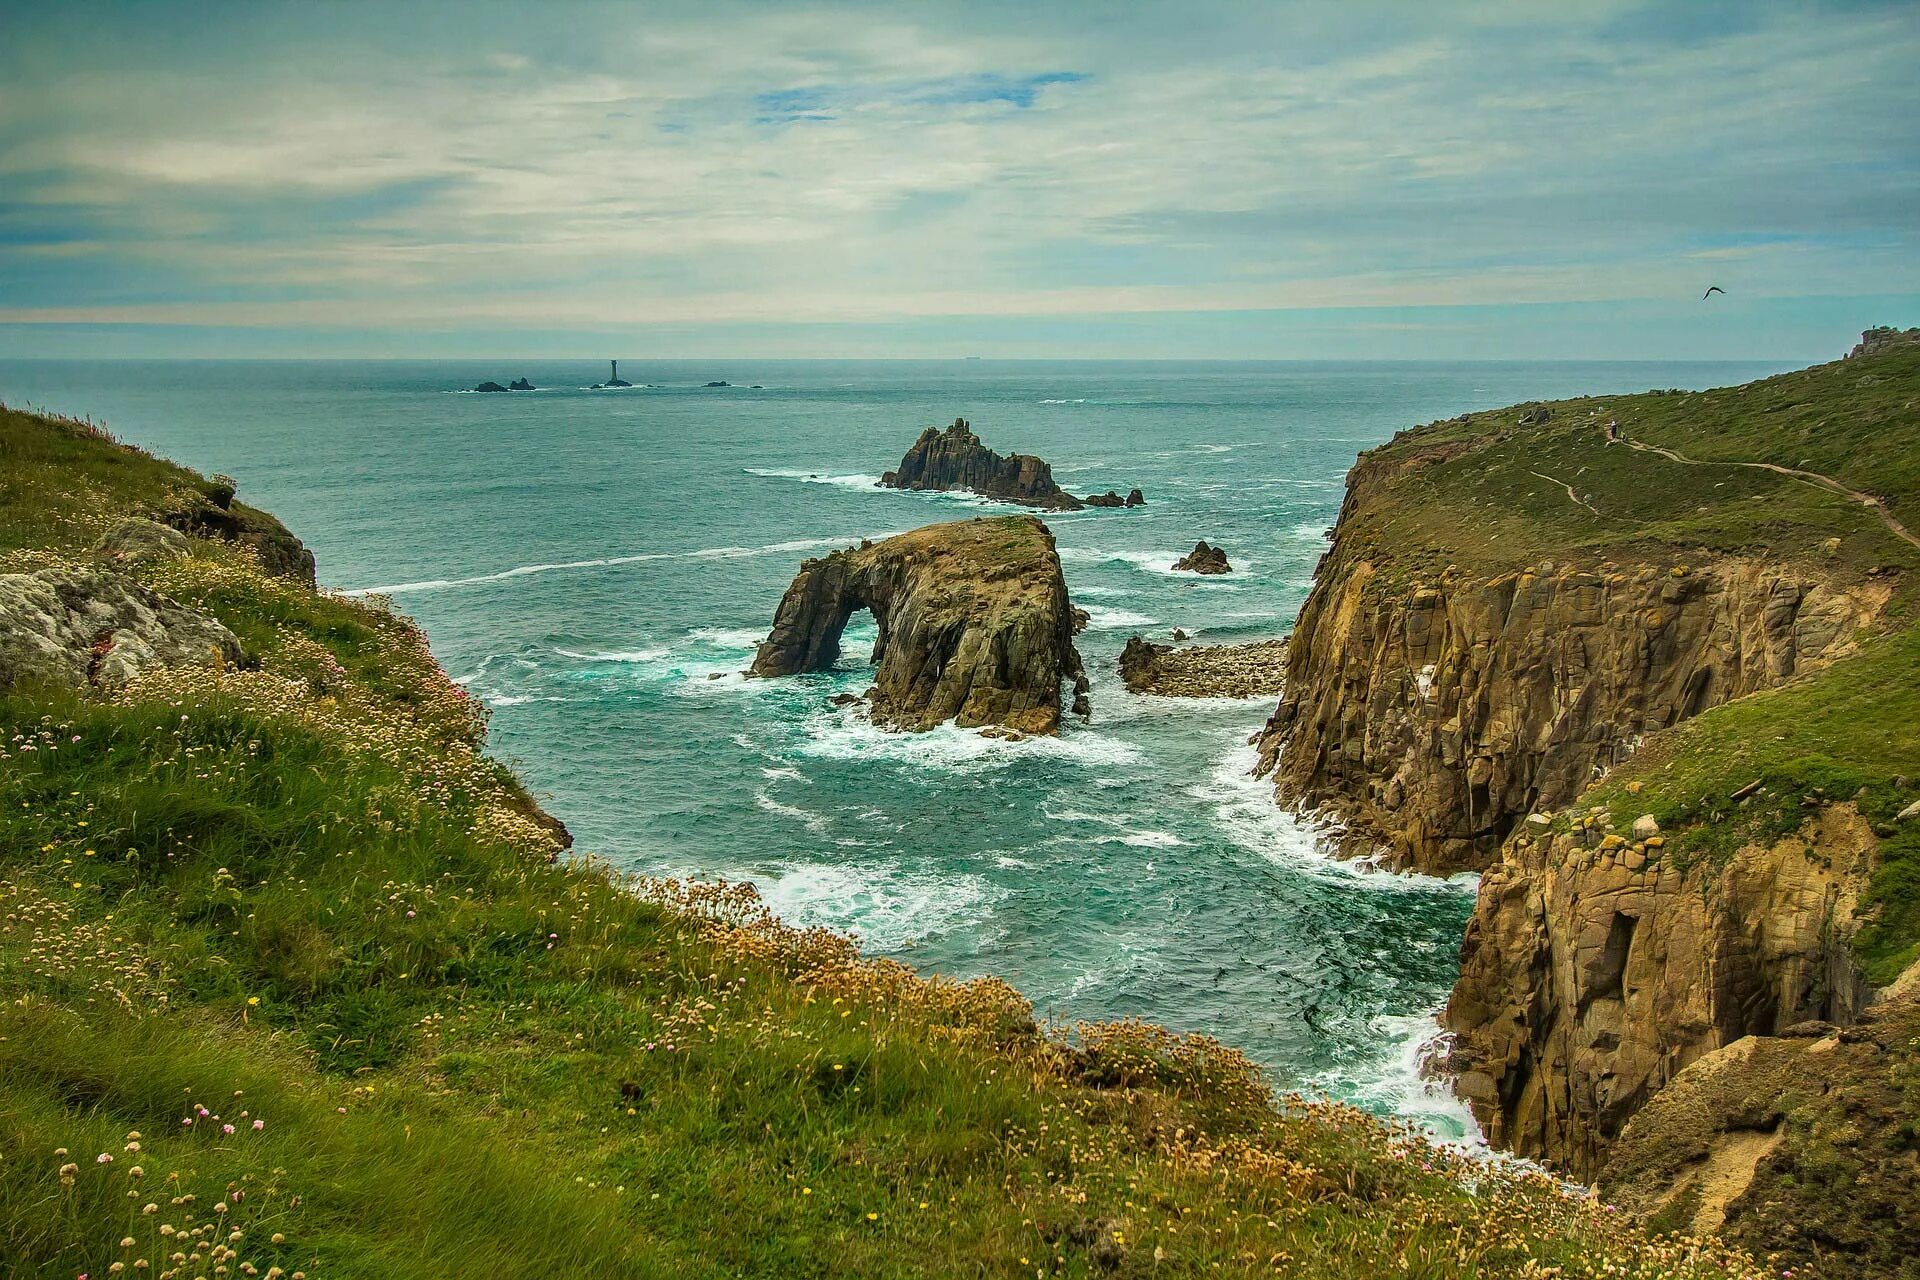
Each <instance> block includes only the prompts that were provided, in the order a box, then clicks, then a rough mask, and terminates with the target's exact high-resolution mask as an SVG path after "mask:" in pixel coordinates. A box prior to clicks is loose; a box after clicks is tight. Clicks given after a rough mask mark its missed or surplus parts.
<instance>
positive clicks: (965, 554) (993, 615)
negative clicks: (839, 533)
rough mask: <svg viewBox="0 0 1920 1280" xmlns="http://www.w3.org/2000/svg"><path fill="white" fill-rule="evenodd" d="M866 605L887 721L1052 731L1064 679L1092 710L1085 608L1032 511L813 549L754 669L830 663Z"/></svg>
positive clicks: (876, 690)
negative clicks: (1073, 600) (827, 550)
mask: <svg viewBox="0 0 1920 1280" xmlns="http://www.w3.org/2000/svg"><path fill="white" fill-rule="evenodd" d="M857 609H869V610H871V611H872V613H873V617H874V621H875V623H876V624H877V625H878V627H879V632H880V635H879V639H878V640H877V641H876V642H875V644H874V649H873V662H874V667H875V673H874V687H873V689H872V690H871V691H870V695H869V696H870V698H871V701H872V712H873V717H874V719H875V720H876V721H878V722H880V723H882V724H886V725H889V726H891V727H895V728H901V729H911V730H921V729H930V728H932V727H933V726H935V725H937V724H941V723H943V722H945V721H947V720H953V721H955V722H956V723H957V724H959V725H961V726H963V727H971V726H977V725H999V726H1002V727H1003V728H1007V729H1012V730H1015V731H1018V732H1021V733H1053V732H1056V731H1057V730H1058V729H1059V727H1060V716H1061V695H1060V686H1061V683H1062V682H1063V681H1071V682H1072V684H1073V690H1074V704H1075V705H1074V710H1075V711H1076V712H1078V713H1080V714H1083V715H1084V714H1086V711H1087V702H1086V699H1087V690H1088V683H1087V678H1086V675H1085V672H1084V670H1083V669H1082V666H1081V663H1080V655H1079V653H1078V652H1077V651H1076V650H1075V648H1074V645H1073V635H1074V631H1075V628H1076V621H1077V620H1076V618H1075V615H1074V610H1073V607H1072V605H1071V604H1070V603H1069V601H1068V599H1067V584H1066V579H1065V578H1064V576H1062V574H1061V570H1060V557H1059V555H1058V553H1057V552H1056V551H1055V550H1054V544H1053V535H1052V534H1051V533H1050V532H1048V530H1047V527H1046V525H1044V524H1042V523H1041V522H1040V521H1039V520H1038V519H1036V518H1035V517H1033V516H1013V517H1006V518H1001V519H992V520H988V519H976V520H966V521H958V522H955V523H952V524H938V525H929V526H928V527H926V528H924V529H916V530H914V531H913V532H911V533H904V534H901V535H899V536H897V537H893V538H888V539H886V540H884V541H882V542H877V543H865V544H862V545H861V546H860V547H858V548H853V549H849V550H846V551H836V552H834V553H833V554H832V555H829V556H824V557H821V558H819V559H813V560H808V561H806V562H805V563H804V564H803V565H801V567H800V573H799V575H798V576H797V577H795V578H794V580H793V585H792V586H790V587H789V588H788V589H787V592H786V595H785V596H784V597H782V599H781V601H780V606H779V609H778V611H777V612H776V613H775V615H774V623H773V631H772V633H771V634H770V635H769V636H768V637H767V639H766V640H764V641H762V642H761V644H760V649H759V652H758V654H757V655H756V656H755V658H754V660H753V667H752V671H751V674H753V675H755V676H785V675H793V674H795V673H798V672H803V671H823V670H826V669H828V668H829V667H831V666H832V665H833V664H834V662H835V661H836V660H837V659H838V658H839V656H840V635H841V632H842V631H843V630H844V629H845V627H846V624H847V620H848V618H850V617H851V616H852V615H853V613H854V611H855V610H857Z"/></svg>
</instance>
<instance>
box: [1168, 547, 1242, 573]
mask: <svg viewBox="0 0 1920 1280" xmlns="http://www.w3.org/2000/svg"><path fill="white" fill-rule="evenodd" d="M1173 567H1174V568H1175V569H1178V570H1180V571H1182V572H1185V573H1232V572H1233V566H1232V565H1230V564H1228V563H1227V553H1226V552H1225V551H1223V550H1222V549H1221V548H1219V547H1210V546H1208V545H1207V544H1206V541H1205V540H1204V539H1203V540H1201V541H1199V542H1196V543H1194V544H1193V550H1192V551H1190V552H1188V553H1187V554H1186V555H1184V556H1181V557H1180V558H1179V559H1178V560H1175V561H1174V562H1173Z"/></svg>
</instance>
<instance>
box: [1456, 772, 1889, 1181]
mask: <svg viewBox="0 0 1920 1280" xmlns="http://www.w3.org/2000/svg"><path fill="white" fill-rule="evenodd" d="M1527 826H1528V827H1529V829H1530V831H1533V832H1538V833H1539V834H1537V835H1536V834H1527V833H1523V834H1520V835H1518V836H1516V837H1515V838H1514V839H1513V840H1512V841H1511V842H1510V843H1509V844H1508V845H1507V847H1506V849H1505V852H1504V856H1503V858H1502V861H1501V862H1500V864H1499V865H1498V866H1496V867H1494V868H1492V869H1491V870H1489V871H1488V872H1487V873H1486V874H1485V875H1484V876H1483V877H1482V878H1481V882H1480V893H1479V900H1478V903H1477V904H1476V906H1475V910H1474V915H1473V919H1472V921H1471V922H1470V923H1469V924H1468V926H1467V934H1466V941H1465V943H1464V944H1463V946H1462V948H1461V975H1460V981H1459V983H1458V984H1457V985H1456V986H1455V988H1454V991H1453V996H1452V999H1451V1000H1450V1001H1449V1003H1448V1006H1447V1011H1446V1014H1445V1016H1444V1019H1443V1020H1444V1022H1445V1023H1446V1025H1447V1027H1448V1029H1449V1030H1451V1031H1452V1032H1453V1033H1454V1036H1455V1039H1454V1047H1453V1054H1452V1064H1451V1065H1452V1067H1453V1069H1454V1071H1455V1072H1456V1073H1457V1074H1456V1080H1455V1087H1456V1089H1457V1090H1458V1092H1459V1093H1460V1095H1461V1096H1462V1097H1463V1098H1465V1099H1466V1100H1467V1102H1468V1103H1469V1104H1470V1105H1471V1106H1472V1108H1473V1111H1474V1114H1475V1115H1476V1117H1478V1118H1479V1120H1480V1122H1481V1125H1482V1127H1483V1128H1484V1129H1485V1130H1486V1133H1487V1137H1488V1139H1489V1140H1490V1141H1491V1142H1492V1143H1493V1144H1494V1145H1495V1146H1499V1147H1504V1148H1508V1149H1510V1150H1513V1151H1516V1152H1519V1153H1520V1154H1522V1155H1528V1156H1534V1157H1540V1158H1545V1159H1548V1160H1551V1161H1553V1162H1555V1163H1556V1164H1558V1165H1559V1166H1561V1167H1563V1168H1565V1169H1568V1170H1570V1171H1571V1172H1573V1173H1574V1174H1575V1175H1576V1176H1579V1177H1581V1178H1585V1179H1591V1178H1593V1177H1594V1176H1595V1175H1597V1174H1598V1173H1599V1171H1600V1169H1601V1167H1602V1166H1603V1164H1604V1162H1605V1159H1606V1155H1607V1152H1608V1149H1609V1147H1610V1145H1611V1144H1612V1142H1613V1141H1614V1139H1615V1138H1616V1137H1618V1136H1619V1134H1620V1132H1621V1130H1622V1129H1623V1128H1624V1127H1625V1126H1626V1124H1627V1121H1628V1120H1629V1119H1630V1118H1631V1117H1632V1116H1633V1115H1634V1114H1635V1113H1636V1112H1638V1111H1639V1110H1640V1109H1641V1108H1642V1107H1643V1106H1644V1105H1645V1104H1646V1103H1647V1101H1648V1100H1649V1099H1650V1098H1651V1097H1652V1096H1653V1095H1654V1093H1655V1092H1656V1091H1658V1090H1659V1089H1661V1088H1662V1087H1663V1086H1664V1085H1666V1084H1667V1082H1668V1081H1670V1080H1671V1079H1673V1078H1674V1077H1675V1076H1676V1075H1678V1074H1679V1073H1680V1072H1681V1071H1682V1070H1684V1069H1685V1068H1686V1067H1687V1066H1688V1065H1689V1064H1690V1063H1692V1062H1694V1061H1695V1060H1696V1059H1698V1058H1700V1057H1702V1056H1703V1055H1705V1054H1707V1053H1709V1052H1711V1051H1713V1050H1715V1049H1718V1048H1720V1047H1722V1046H1724V1045H1728V1044H1731V1043H1733V1042H1734V1041H1736V1040H1739V1039H1741V1038H1742V1037H1745V1036H1749V1035H1761V1036H1772V1035H1777V1034H1778V1033H1780V1032H1782V1031H1784V1030H1786V1029H1788V1028H1790V1027H1794V1026H1796V1025H1798V1024H1802V1023H1806V1022H1810V1021H1821V1022H1827V1023H1832V1024H1835V1025H1840V1026H1844V1025H1847V1024H1850V1023H1852V1022H1854V1021H1855V1020H1857V1019H1858V1017H1859V1016H1860V1013H1861V1010H1862V1009H1863V1008H1865V1007H1866V1004H1867V1001H1868V997H1869V992H1868V989H1867V987H1866V985H1865V983H1864V982H1862V981H1861V979H1860V976H1859V974H1858V972H1857V970H1856V968H1855V965H1854V960H1853V953H1852V948H1851V945H1850V943H1851V939H1852V937H1853V934H1854V932H1855V929H1856V921H1855V909H1856V906H1857V904H1858V902H1859V898H1860V894H1861V892H1862V890H1863V888H1864V887H1865V884H1866V878H1867V876H1868V874H1869V872H1870V871H1871V869H1872V860H1873V853H1874V849H1875V847H1876V841H1875V839H1874V836H1873V834H1872V832H1871V831H1870V830H1869V828H1868V824H1867V822H1866V820H1865V819H1864V818H1862V817H1861V816H1860V814H1859V813H1857V812H1856V811H1855V810H1854V808H1853V806H1852V805H1850V804H1838V805H1833V806H1831V807H1828V808H1826V809H1824V810H1821V811H1819V812H1818V813H1817V814H1815V815H1814V816H1811V817H1809V819H1808V820H1807V822H1806V823H1805V825H1804V826H1803V827H1802V828H1801V829H1800V830H1799V831H1798V832H1796V833H1794V834H1793V835H1791V836H1789V837H1787V838H1785V839H1782V840H1779V841H1777V842H1775V843H1773V844H1770V845H1750V846H1747V847H1745V848H1742V849H1740V850H1739V851H1738V852H1737V853H1736V854H1735V855H1734V856H1733V857H1732V858H1731V859H1730V860H1728V861H1727V862H1726V863H1725V865H1718V864H1714V863H1707V862H1702V863H1699V864H1696V865H1693V866H1688V867H1682V866H1680V865H1678V863H1679V860H1678V859H1676V858H1675V857H1674V856H1673V855H1672V854H1671V853H1670V852H1669V851H1668V850H1667V848H1666V846H1665V838H1664V837H1662V836H1658V835H1654V836H1651V837H1649V839H1650V840H1651V842H1652V843H1651V844H1649V843H1648V840H1646V839H1642V840H1630V839H1628V837H1627V836H1625V835H1622V834H1619V833H1614V832H1610V831H1608V830H1607V829H1606V828H1605V827H1603V826H1602V825H1600V823H1599V821H1598V819H1597V818H1596V819H1590V820H1586V821H1581V822H1575V823H1573V824H1571V826H1572V829H1554V827H1549V826H1546V825H1540V824H1536V823H1534V822H1532V821H1529V823H1528V824H1527ZM1555 826H1556V827H1558V828H1566V827H1568V826H1569V823H1568V822H1567V820H1566V819H1564V818H1563V819H1561V820H1560V821H1559V822H1558V823H1557V824H1555Z"/></svg>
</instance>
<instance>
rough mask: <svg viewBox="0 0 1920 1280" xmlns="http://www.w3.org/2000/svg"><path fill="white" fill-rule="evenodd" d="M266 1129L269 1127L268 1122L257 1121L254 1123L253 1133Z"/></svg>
mask: <svg viewBox="0 0 1920 1280" xmlns="http://www.w3.org/2000/svg"><path fill="white" fill-rule="evenodd" d="M266 1127H267V1122H266V1121H265V1120H255V1121H254V1122H253V1131H254V1132H255V1133H258V1132H260V1131H261V1130H262V1129H264V1128H266Z"/></svg>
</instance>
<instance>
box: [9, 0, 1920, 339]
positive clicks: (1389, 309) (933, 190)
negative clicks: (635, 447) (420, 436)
mask: <svg viewBox="0 0 1920 1280" xmlns="http://www.w3.org/2000/svg"><path fill="white" fill-rule="evenodd" d="M1916 68H1920V4H1916V3H1913V0H1894V2H1891V3H1879V4H1876V3H1843V2H1841V0H1827V2H1826V3H1803V4H1794V3H1758V2H1748V3H1718V2H1716V0H1683V2H1680V3H1671V4H1648V3H1634V2H1630V0H1593V2H1591V3H1589V2H1587V0H1564V2H1562V3H1544V2H1536V0H1524V2H1523V0H1487V2H1486V3H1476V4H1471V5H1469V4H1464V3H1462V4H1450V3H1433V0H1420V2H1418V3H1407V4H1395V3H1378V4H1370V3H1357V2H1354V0H1348V2H1346V3H1324V4H1323V3H1282V2H1280V0H1269V2H1265V3H1262V2H1260V0H1231V2H1228V3H1210V2H1209V0H1180V2H1179V3H1165V4H1159V3H1152V4H1148V3H1141V4H1111V3H1104V2H1097V0H1085V2H1084V3H1065V2H1061V0H1023V2H1022V3H999V2H998V0H966V2H965V3H953V4H943V3H915V2H913V0H893V2H890V3H878V4H871V5H866V4H845V5H840V4H809V3H799V2H794V3H779V4H776V3H762V4H744V3H743V4H733V3H726V2H725V0H706V2H704V3H687V4H678V3H630V4H621V5H608V6H599V5H565V4H558V3H545V4H523V5H507V4H494V5H487V4H470V3H469V4H458V5H455V4H447V5H433V4H413V3H407V2H406V0H386V2H385V3H380V4H359V3H353V2H351V0H347V2H344V3H333V4H297V5H296V4H285V5H281V4H275V3H271V2H268V0H249V2H247V3H235V4H223V3H217V2H211V0H207V2H201V3H142V2H139V0H128V2H127V3H119V4H105V3H89V2H87V0H65V2H63V3H42V2H41V0H7V2H6V3H5V4H4V5H0V356H5V355H8V354H16V355H76V356H86V355H94V354H110V355H117V356H130V355H141V354H151V355H295V354H317V355H353V356H372V355H396V356H410V355H456V354H457V355H590V356H597V355H600V354H602V353H603V352H604V351H606V350H609V349H613V348H616V347H617V348H618V349H619V350H620V351H622V352H624V353H630V354H631V355H633V356H636V357H637V356H643V355H652V356H673V355H704V356H725V355H742V356H779V355H794V356H812V355H819V356H862V355H873V356H959V355H970V354H979V355H987V356H1035V357H1049V356H1062V357H1082V356H1087V357H1102V356H1113V357H1136V356H1173V357H1205V356H1215V357H1222V358H1276V359H1285V358H1313V357H1349V356H1353V357H1360V356H1379V357H1389V358H1420V357H1436V358H1457V357H1463V356H1479V357H1501V356H1515V357H1587V356H1590V357H1660V356H1675V357H1717V356H1727V357H1748V356H1752V357H1769V358H1789V357H1791V358H1815V357H1823V356H1831V355H1832V354H1835V353H1836V351H1837V350H1838V349H1840V348H1841V347H1843V346H1844V343H1845V342H1846V341H1847V340H1848V339H1849V335H1850V334H1851V333H1853V332H1855V331H1857V330H1858V329H1860V328H1861V327H1862V326H1864V325H1866V324H1869V323H1898V324H1902V325H1907V324H1920V253H1916V250H1920V128H1916V127H1915V123H1914V122H1915V120H1916V119H1920V74H1916ZM1709 284H1718V285H1720V286H1721V287H1722V288H1724V289H1725V290H1726V296H1725V297H1724V298H1723V297H1719V296H1716V297H1715V298H1714V299H1713V300H1712V301H1711V302H1709V303H1702V302H1701V300H1700V294H1701V292H1702V291H1703V290H1704V289H1705V288H1706V287H1707V285H1709Z"/></svg>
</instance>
